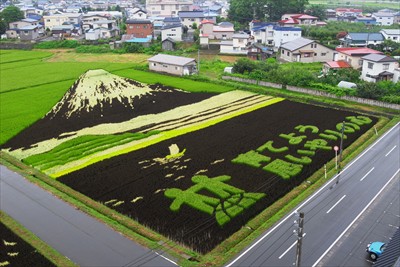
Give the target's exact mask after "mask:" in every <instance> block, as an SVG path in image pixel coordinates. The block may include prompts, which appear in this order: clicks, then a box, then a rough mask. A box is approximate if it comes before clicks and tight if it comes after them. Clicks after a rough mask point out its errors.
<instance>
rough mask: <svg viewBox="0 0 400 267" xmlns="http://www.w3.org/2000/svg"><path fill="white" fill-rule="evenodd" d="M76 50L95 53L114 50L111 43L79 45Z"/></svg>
mask: <svg viewBox="0 0 400 267" xmlns="http://www.w3.org/2000/svg"><path fill="white" fill-rule="evenodd" d="M75 50H76V52H77V53H93V54H102V53H110V52H112V50H111V48H110V46H109V45H82V46H78V47H77V48H76V49H75Z"/></svg>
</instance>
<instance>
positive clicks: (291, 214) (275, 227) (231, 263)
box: [225, 122, 400, 267]
mask: <svg viewBox="0 0 400 267" xmlns="http://www.w3.org/2000/svg"><path fill="white" fill-rule="evenodd" d="M399 125H400V122H398V123H396V125H395V126H393V127H392V128H391V129H390V130H388V131H387V132H386V133H384V134H383V135H382V136H381V137H380V138H379V139H378V140H376V141H375V142H374V143H373V144H372V145H371V146H369V147H368V148H367V149H366V150H364V152H363V153H361V154H360V155H358V157H357V158H355V159H354V160H353V161H352V162H350V163H349V164H348V165H346V167H345V168H344V169H343V170H342V173H343V172H344V171H346V170H347V169H348V168H350V166H351V165H353V164H354V163H355V162H357V161H358V160H359V159H360V158H362V157H363V156H364V155H365V154H366V153H367V152H368V151H369V150H371V149H372V148H373V147H374V146H375V145H376V144H378V143H379V142H380V141H381V140H383V139H384V138H385V137H386V136H387V135H389V133H391V132H392V131H395V130H396V128H397V127H399ZM336 176H337V175H336ZM336 176H334V177H333V178H332V179H331V180H330V181H329V182H327V183H326V184H325V185H324V186H322V187H321V188H320V189H319V190H317V191H316V192H315V193H314V194H312V195H311V196H310V197H309V198H308V199H306V200H305V201H304V202H303V203H302V204H300V206H298V207H297V208H296V210H295V211H294V212H292V213H290V214H288V215H287V216H286V217H284V218H283V219H282V220H281V221H280V222H279V223H278V224H277V225H275V226H274V227H273V228H272V229H270V230H269V231H267V232H266V233H265V234H264V235H263V236H261V238H259V239H258V240H257V241H256V242H254V243H253V244H252V245H251V246H249V247H248V248H247V249H246V250H245V251H243V252H242V253H241V254H239V256H237V257H236V258H235V259H233V260H232V261H231V262H230V263H229V264H227V265H226V266H225V267H231V266H232V265H233V264H235V262H237V261H238V260H239V259H241V258H242V257H243V256H244V255H246V254H247V253H248V252H249V251H250V250H252V249H253V248H254V247H255V246H257V245H258V244H259V243H260V242H262V241H263V240H264V239H265V238H266V237H267V236H269V235H270V234H271V233H272V232H274V231H275V230H276V229H277V228H279V227H280V226H281V225H282V224H283V223H285V222H286V221H287V220H288V219H289V218H291V217H292V216H293V215H294V214H295V213H296V212H297V210H299V209H301V208H302V207H303V206H305V205H306V204H307V203H308V202H310V201H311V200H312V199H314V197H316V196H317V195H318V194H319V193H320V192H321V191H322V190H324V189H325V188H326V187H327V186H328V185H329V184H330V183H331V182H332V181H334V179H335V177H336Z"/></svg>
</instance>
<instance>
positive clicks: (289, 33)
mask: <svg viewBox="0 0 400 267" xmlns="http://www.w3.org/2000/svg"><path fill="white" fill-rule="evenodd" d="M273 30H274V32H273V42H272V46H273V47H274V51H278V50H279V48H280V47H281V45H282V44H284V43H287V42H291V41H294V40H296V39H298V38H300V37H301V28H298V27H279V26H275V27H274V28H273Z"/></svg>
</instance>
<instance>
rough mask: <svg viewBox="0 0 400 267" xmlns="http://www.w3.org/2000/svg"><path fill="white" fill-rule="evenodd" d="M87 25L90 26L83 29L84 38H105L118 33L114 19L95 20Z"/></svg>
mask: <svg viewBox="0 0 400 267" xmlns="http://www.w3.org/2000/svg"><path fill="white" fill-rule="evenodd" d="M89 26H90V28H89V29H87V30H86V31H85V39H86V40H98V39H107V38H113V37H116V36H118V35H119V27H118V26H117V23H116V21H115V20H96V21H93V22H92V24H91V25H89ZM88 38H89V39H88ZM93 38H97V39H93Z"/></svg>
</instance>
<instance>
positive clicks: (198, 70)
mask: <svg viewBox="0 0 400 267" xmlns="http://www.w3.org/2000/svg"><path fill="white" fill-rule="evenodd" d="M197 74H200V48H199V49H198V50H197Z"/></svg>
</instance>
